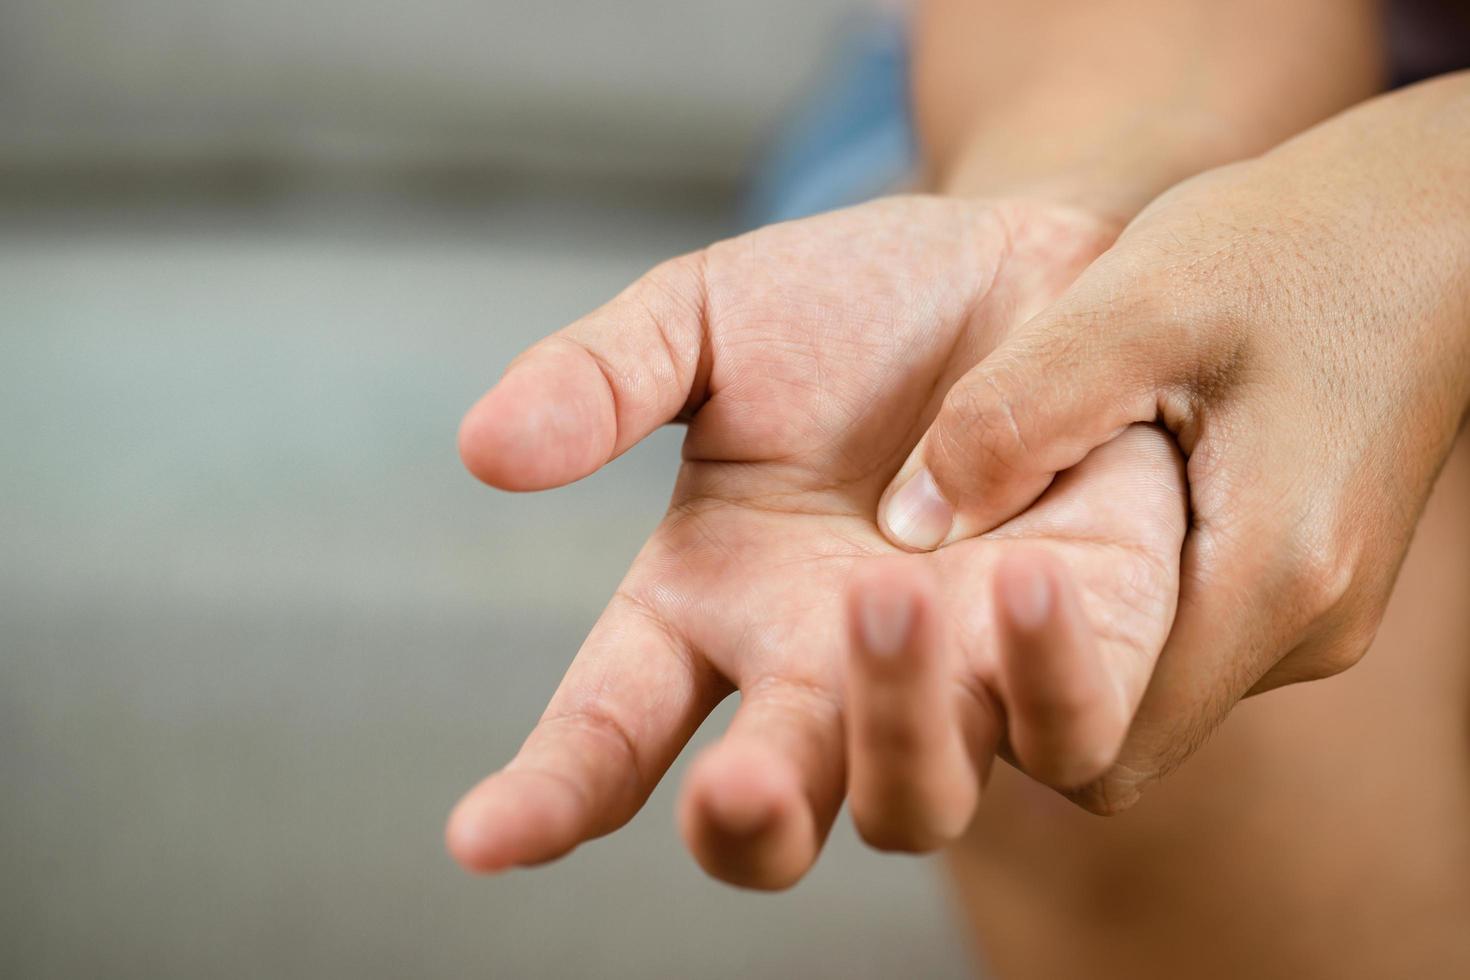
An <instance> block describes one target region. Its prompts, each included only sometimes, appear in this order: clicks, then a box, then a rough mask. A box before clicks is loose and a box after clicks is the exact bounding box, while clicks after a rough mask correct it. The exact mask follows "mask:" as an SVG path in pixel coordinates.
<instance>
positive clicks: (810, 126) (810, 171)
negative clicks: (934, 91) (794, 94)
mask: <svg viewBox="0 0 1470 980" xmlns="http://www.w3.org/2000/svg"><path fill="white" fill-rule="evenodd" d="M908 41H909V38H908V27H907V24H906V23H905V22H904V20H903V18H902V17H899V16H897V15H879V14H874V15H870V16H867V17H864V18H862V19H861V20H860V21H858V22H855V23H853V24H852V25H850V26H849V27H848V28H847V29H846V30H844V31H843V32H842V34H841V36H840V37H839V39H838V43H837V46H836V49H835V50H834V51H833V53H832V56H831V57H830V58H829V59H828V62H827V64H826V67H825V70H824V71H823V72H821V74H820V75H819V76H818V78H817V80H816V83H815V84H814V85H813V86H812V87H811V88H810V89H809V90H808V91H807V92H806V93H805V94H804V95H803V96H802V97H801V98H800V99H798V101H797V103H796V104H795V105H794V106H793V108H792V110H791V111H790V112H789V113H788V114H787V116H786V118H785V120H784V121H783V122H782V124H781V125H780V126H779V127H778V129H777V131H776V133H775V134H774V136H773V138H772V140H771V141H770V143H769V144H768V146H767V148H766V150H765V152H764V153H763V154H762V155H761V158H760V159H759V161H758V162H757V165H756V167H755V170H754V172H753V174H752V177H751V182H750V185H749V188H748V191H747V194H746V197H745V201H744V207H743V208H742V212H743V214H742V217H743V219H744V222H745V224H746V225H747V226H749V227H755V226H759V225H763V224H769V223H771V222H773V221H785V220H787V219H790V218H801V217H806V216H807V215H811V214H816V213H818V212H821V211H829V210H831V209H833V208H839V207H843V206H846V205H849V204H856V203H858V202H860V201H864V200H867V199H869V198H872V197H876V196H877V195H879V194H883V193H885V192H886V191H889V190H891V189H892V188H893V187H894V186H895V185H897V184H898V183H900V182H901V181H903V180H904V178H905V177H907V176H908V175H909V174H910V173H911V172H912V171H913V167H914V164H915V161H916V159H917V153H916V149H915V143H914V135H913V123H912V119H911V116H910V110H909V81H908V79H909V45H908Z"/></svg>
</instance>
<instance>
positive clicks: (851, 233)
mask: <svg viewBox="0 0 1470 980" xmlns="http://www.w3.org/2000/svg"><path fill="white" fill-rule="evenodd" d="M1110 238H1111V236H1110V234H1109V232H1108V230H1107V229H1106V228H1105V227H1104V226H1102V225H1101V224H1100V223H1096V222H1093V221H1092V220H1090V219H1089V218H1087V217H1086V216H1084V215H1081V214H1079V213H1076V212H1072V211H1068V210H1062V209H1056V208H1049V207H1043V206H1040V205H1029V204H1023V203H1014V202H1011V203H1003V204H985V203H980V202H961V201H954V200H947V199H937V198H922V197H914V198H895V199H888V200H884V201H879V202H876V203H874V204H870V205H866V206H863V207H860V208H854V209H851V210H848V211H843V212H837V213H834V214H831V215H827V216H823V217H820V218H814V219H809V220H806V221H802V222H795V223H791V224H785V225H777V226H773V227H771V228H767V229H763V230H761V231H759V232H755V233H752V234H749V235H746V236H743V237H740V238H736V239H733V240H730V241H726V242H722V243H719V244H717V245H714V246H711V247H710V248H708V249H705V250H703V251H701V252H698V253H694V254H692V255H688V256H684V257H682V258H679V259H675V260H673V261H671V262H669V263H665V264H664V265H662V266H660V267H658V268H657V269H655V270H653V271H652V272H651V273H649V274H648V275H647V276H645V277H644V278H643V279H641V280H640V281H639V282H637V283H635V284H634V285H633V286H632V287H630V288H629V289H628V290H627V291H625V292H624V293H623V294H622V295H620V296H619V297H618V298H616V299H615V300H613V301H612V302H611V303H609V304H608V305H607V306H605V307H603V308H602V309H600V310H598V311H596V312H595V313H593V314H591V315H590V316H588V317H586V318H584V319H583V320H581V321H579V322H578V323H576V324H573V325H572V326H571V327H568V328H567V329H566V330H564V331H562V332H560V333H558V334H556V335H554V336H552V337H551V338H548V339H547V340H545V341H543V342H541V343H540V344H538V345H537V346H535V347H533V348H532V349H531V350H529V351H527V352H526V353H525V354H523V355H522V356H521V357H520V358H518V359H517V360H516V362H514V363H513V364H512V365H511V367H510V368H509V369H508V370H507V372H506V374H505V376H504V377H503V378H502V379H501V381H500V383H499V384H498V385H496V387H495V388H494V389H492V390H491V392H490V393H488V394H487V395H486V396H485V398H484V399H482V400H481V402H480V403H479V404H478V405H476V406H475V408H474V409H473V410H472V411H471V412H470V413H469V415H468V416H467V417H466V420H465V423H464V427H463V429H462V431H461V450H462V453H463V455H464V457H465V460H466V463H467V465H468V466H469V467H470V469H471V470H472V471H473V472H475V473H476V474H477V475H478V476H480V477H481V478H482V479H484V480H486V482H489V483H491V484H493V485H496V486H499V487H503V488H506V489H514V490H534V489H542V488H545V487H551V486H557V485H560V484H563V483H567V482H570V481H572V480H575V479H579V478H581V477H583V476H586V475H587V474H589V473H591V472H593V471H594V470H596V469H597V468H598V467H599V466H601V465H603V464H604V463H606V462H607V461H608V460H610V459H611V458H613V457H614V456H616V455H617V454H619V453H621V452H623V451H625V450H626V449H627V448H629V447H630V446H631V445H632V444H634V443H635V442H637V441H638V440H639V439H641V438H643V437H644V436H645V435H647V434H648V433H649V432H650V431H652V430H653V429H654V428H656V427H657V426H659V425H662V424H664V423H666V422H669V421H672V420H674V419H676V418H682V419H684V420H687V421H688V423H689V430H688V435H687V438H686V440H685V444H684V463H683V466H682V468H681V470H680V473H679V478H678V482H677V484H676V487H675V490H674V495H673V501H672V503H671V505H670V508H669V512H668V515H667V517H666V518H665V519H664V521H663V522H662V523H661V524H660V526H659V527H658V529H657V530H655V532H654V533H653V535H652V536H651V537H650V538H649V540H648V542H647V544H646V545H645V546H644V548H643V549H642V551H641V552H640V553H639V555H638V557H637V559H636V560H635V561H634V563H633V566H632V568H631V569H630V571H629V573H628V575H627V577H626V579H625V580H624V581H623V583H622V585H621V586H620V587H619V588H618V590H617V593H616V594H615V595H614V597H613V598H612V600H611V602H610V603H609V605H608V608H607V610H606V612H605V613H604V614H603V616H602V617H601V618H600V619H599V620H598V622H597V624H596V626H595V627H594V628H593V630H592V633H591V635H590V636H589V637H588V639H587V641H586V643H585V644H584V646H583V648H582V650H581V651H580V652H579V653H578V655H577V657H576V659H575V661H574V662H573V664H572V666H571V669H570V670H569V671H568V673H567V676H566V678H565V680H564V681H563V683H562V685H561V686H560V688H559V689H558V691H557V692H556V694H555V696H554V697H553V698H552V701H551V704H550V705H549V706H548V708H547V710H546V713H545V715H544V716H543V717H542V719H541V721H540V722H539V723H538V725H537V726H536V728H535V730H534V731H533V732H532V733H531V735H530V737H529V738H528V739H527V741H526V743H525V745H524V746H523V748H522V749H521V751H520V752H519V753H518V754H517V756H516V758H515V759H514V760H512V761H511V762H510V764H509V765H507V766H506V767H505V768H503V769H502V770H500V771H499V772H497V773H496V774H494V775H492V776H490V777H489V778H488V779H486V780H485V781H484V782H482V783H481V784H480V785H479V786H478V787H476V788H475V789H474V790H473V791H472V792H471V793H470V794H468V795H467V796H466V798H465V799H464V801H462V802H461V804H460V805H459V807H458V808H457V809H456V812H455V814H454V815H453V817H452V818H451V822H450V828H449V842H450V847H451V850H452V851H453V852H454V854H455V855H456V857H458V858H459V859H460V861H461V862H462V863H464V864H466V865H467V866H469V867H471V868H474V869H477V870H487V871H488V870H498V869H500V868H504V867H509V866H512V865H524V864H534V863H539V862H542V861H546V860H550V859H552V858H555V857H557V856H559V855H561V854H563V853H565V852H566V851H568V850H570V849H571V848H573V847H575V846H576V845H577V844H578V843H580V842H582V841H584V840H587V839H589V838H591V837H595V836H598V835H601V834H604V833H607V832H609V831H611V830H614V829H616V828H617V827H619V826H621V825H622V824H623V823H625V822H626V821H627V820H628V819H629V818H630V817H631V816H632V815H633V814H634V813H635V812H636V811H637V810H638V809H639V807H641V806H642V804H643V802H644V801H645V800H646V799H647V797H648V795H649V793H650V792H652V790H653V788H654V786H655V784H656V783H657V781H658V780H659V778H660V777H661V776H662V774H663V773H664V771H665V770H666V769H667V768H668V767H669V765H670V764H671V763H672V762H673V760H674V758H675V757H676V756H677V755H678V753H679V751H680V750H681V749H682V747H683V746H684V744H685V743H686V742H687V740H688V739H689V737H690V736H691V735H692V734H693V732H694V730H695V729H696V728H697V727H698V725H699V724H700V722H701V721H702V720H703V719H704V718H705V717H706V715H707V714H708V713H709V712H710V711H711V710H712V709H713V707H714V706H715V705H716V704H717V703H718V702H719V701H720V700H721V699H722V698H724V697H725V696H726V695H728V694H729V693H730V692H731V691H732V690H735V689H738V690H739V691H740V692H741V694H742V701H741V706H740V708H739V710H738V712H737V713H736V715H735V719H734V721H733V723H732V724H731V727H730V730H729V731H728V733H727V734H726V735H725V737H724V738H723V739H722V740H721V741H720V742H719V743H717V744H716V745H715V746H713V747H711V748H710V749H709V750H708V751H707V753H706V754H705V755H704V756H703V757H702V758H701V759H699V760H698V761H697V762H696V763H695V765H694V766H693V767H692V768H691V770H690V773H689V776H688V778H687V780H686V785H685V787H684V792H683V795H682V798H681V804H680V806H681V815H680V816H681V826H682V828H683V831H684V834H685V837H686V839H687V841H688V842H689V845H690V847H691V849H692V850H693V851H694V853H695V856H696V857H697V858H698V859H699V860H700V862H701V863H702V864H703V865H704V866H705V868H706V869H707V870H709V871H710V872H711V873H712V874H715V875H717V876H719V877H722V878H724V879H726V880H729V881H733V882H736V883H740V884H746V885H753V886H758V887H781V886H784V885H787V884H790V883H791V882H793V881H795V880H796V879H797V878H799V877H800V876H801V874H803V873H804V872H805V870H806V869H807V868H808V867H809V866H810V864H811V863H812V861H813V860H814V859H815V857H816V854H817V852H818V850H819V849H820V846H821V842H822V840H823V839H824V837H825V835H826V833H827V831H828V829H829V828H830V826H831V824H832V821H833V819H834V818H835V815H836V813H837V811H838V809H839V807H840V805H841V802H842V800H843V798H844V796H845V795H846V794H847V792H848V790H849V786H851V789H852V792H853V794H854V796H853V803H854V815H855V817H856V818H857V819H858V822H859V826H860V828H861V829H862V830H863V831H864V833H865V835H866V836H868V837H869V839H870V840H873V841H874V842H875V843H877V844H879V845H881V846H893V847H903V848H909V849H916V848H921V847H929V846H935V845H937V844H939V843H943V842H944V841H945V840H948V839H952V838H953V837H954V836H955V835H956V834H958V833H959V832H960V831H961V830H963V828H964V826H965V824H967V823H968V821H969V818H970V816H971V815H972V813H973V810H974V806H975V805H976V801H977V799H978V796H979V789H980V786H981V784H982V782H983V778H984V774H985V771H986V769H987V767H988V765H989V761H990V759H991V757H992V756H993V755H994V754H995V753H996V751H998V750H999V751H1003V752H1007V753H1009V754H1010V755H1011V756H1012V757H1013V758H1015V759H1017V760H1018V761H1019V763H1020V764H1022V765H1023V766H1024V767H1025V768H1027V770H1028V771H1031V772H1032V773H1033V775H1036V776H1038V778H1042V779H1045V780H1046V781H1048V782H1051V783H1052V784H1054V785H1058V786H1059V787H1066V786H1068V785H1079V784H1081V783H1082V782H1083V781H1085V780H1086V779H1088V778H1090V777H1091V776H1092V775H1095V774H1096V772H1100V771H1101V769H1102V768H1105V767H1106V765H1107V764H1108V762H1110V761H1111V753H1112V752H1114V751H1116V748H1117V745H1118V744H1119V743H1120V742H1121V740H1122V737H1123V734H1124V732H1125V730H1126V727H1127V723H1128V720H1129V718H1130V717H1131V713H1132V710H1133V708H1134V707H1135V706H1136V704H1137V701H1138V699H1139V698H1140V697H1141V696H1142V693H1143V689H1144V687H1145V686H1146V684H1147V681H1148V677H1149V673H1150V671H1151V669H1152V665H1153V662H1154V659H1155V658H1156V656H1157V653H1158V651H1159V649H1160V648H1161V647H1162V645H1163V642H1164V639H1165V637H1166V635H1167V632H1168V628H1169V625H1170V622H1171V619H1172V616H1173V610H1174V601H1175V595H1176V592H1177V585H1178V562H1179V548H1180V543H1181V541H1182V538H1183V533H1184V506H1183V490H1182V473H1181V468H1180V464H1179V461H1178V458H1177V454H1176V452H1175V450H1174V448H1173V446H1172V443H1171V442H1170V441H1169V440H1168V438H1167V437H1165V436H1164V435H1163V434H1161V433H1159V432H1157V431H1156V430H1153V429H1151V428H1148V427H1137V428H1135V429H1133V430H1130V431H1128V432H1127V433H1125V434H1124V435H1122V436H1121V437H1120V438H1119V439H1118V440H1116V441H1115V442H1114V443H1112V444H1109V445H1108V446H1104V447H1102V448H1101V449H1099V450H1097V451H1095V452H1094V453H1093V454H1092V455H1090V456H1089V457H1088V458H1087V459H1086V460H1084V461H1083V463H1081V464H1080V465H1079V466H1077V467H1076V468H1074V469H1073V470H1071V471H1068V472H1067V473H1065V474H1063V475H1062V476H1061V477H1059V478H1058V479H1057V480H1056V481H1055V482H1054V483H1053V484H1052V486H1051V487H1050V488H1049V489H1048V490H1047V492H1046V493H1045V494H1044V495H1043V496H1042V498H1041V499H1039V500H1038V501H1036V502H1035V503H1034V504H1033V505H1032V506H1031V507H1030V508H1028V509H1027V510H1026V511H1025V512H1024V513H1023V514H1021V515H1019V516H1017V517H1015V518H1013V519H1012V520H1011V521H1009V522H1008V523H1006V524H1005V525H1003V526H1001V527H1000V528H997V529H995V530H994V531H992V532H991V533H989V534H987V535H985V536H983V537H981V538H977V539H972V540H968V541H964V542H961V543H959V544H957V545H954V546H952V547H949V548H945V549H942V550H940V551H939V552H936V553H933V554H930V555H923V556H919V555H909V556H904V557H902V558H888V559H886V560H882V561H878V562H876V563H874V562H872V561H870V559H876V558H877V557H878V556H883V555H890V556H891V555H899V554H901V552H898V551H897V549H895V548H894V547H893V546H892V545H891V544H889V542H888V540H887V539H886V538H885V537H884V535H883V534H882V533H881V531H880V530H879V528H878V527H877V525H876V524H875V522H874V517H873V515H874V514H875V512H876V509H877V504H878V500H879V497H880V495H881V494H882V493H883V490H884V487H885V486H886V485H887V483H888V482H889V481H890V480H891V479H892V477H893V475H894V473H895V472H897V470H898V468H899V466H900V465H901V464H902V463H903V461H904V459H905V457H906V456H907V455H908V453H909V452H910V450H912V448H913V447H914V445H915V444H916V443H917V441H918V439H919V437H920V435H922V434H923V432H924V430H925V428H926V427H927V425H928V423H929V422H930V420H932V419H933V417H934V416H935V414H936V413H937V411H938V409H939V406H940V404H941V403H942V401H943V399H944V398H945V395H946V393H947V392H948V391H949V388H950V385H951V384H952V382H953V381H954V380H955V379H956V378H958V377H959V376H960V375H962V374H963V373H964V372H965V371H966V370H967V369H968V368H970V367H971V366H973V365H974V364H975V363H976V362H977V361H979V360H980V359H981V358H983V357H984V356H986V354H988V353H989V352H990V351H991V350H993V349H994V348H995V347H996V346H997V344H998V343H999V342H1000V340H1002V339H1003V338H1004V336H1005V335H1006V333H1007V332H1008V331H1010V330H1011V329H1012V328H1013V327H1014V326H1015V325H1017V324H1018V323H1020V322H1021V321H1023V320H1024V319H1026V318H1027V317H1029V316H1030V315H1031V314H1033V313H1035V312H1037V311H1038V310H1040V309H1041V308H1042V307H1043V306H1045V305H1046V304H1047V303H1048V302H1050V301H1051V300H1052V299H1053V298H1054V297H1055V296H1056V295H1057V294H1058V293H1060V292H1061V291H1062V290H1063V289H1064V288H1065V287H1066V286H1067V285H1068V284H1069V283H1070V282H1071V280H1072V279H1073V278H1074V277H1075V276H1076V275H1077V273H1078V272H1080V270H1081V269H1082V268H1083V267H1084V266H1085V265H1086V264H1087V263H1088V262H1090V261H1091V260H1092V258H1094V257H1095V256H1096V255H1097V254H1098V253H1099V252H1100V251H1101V250H1102V249H1104V248H1105V247H1106V246H1107V245H1108V244H1109V242H1110ZM860 564H861V565H862V566H863V567H862V568H860V567H859V565H860ZM1008 568H1009V569H1012V571H1011V572H1008V571H1007V569H1008ZM1028 576H1029V578H1028ZM1008 577H1009V578H1010V579H1011V580H1012V582H1011V584H1010V585H1009V586H1008V585H1007V584H1006V582H1007V579H1008ZM1022 580H1025V581H1029V582H1035V581H1050V582H1052V583H1053V584H1054V586H1055V589H1054V591H1055V595H1054V596H1051V597H1050V599H1049V601H1051V602H1054V603H1055V604H1056V605H1057V606H1058V607H1059V609H1058V611H1057V613H1056V615H1054V616H1052V617H1051V618H1050V620H1049V622H1050V624H1051V625H1049V626H1047V627H1045V629H1043V630H1042V633H1044V634H1045V635H1043V636H1040V637H1039V638H1038V637H1032V638H1031V639H1029V640H1028V638H1027V632H1026V624H1025V623H1023V622H1021V621H1020V620H1022V619H1024V618H1025V617H1024V616H1019V617H1017V616H1014V615H1011V614H1010V613H1008V612H1007V609H1009V608H1010V606H1008V605H1007V602H1006V599H1005V595H1006V589H1007V588H1010V589H1011V590H1012V592H1014V591H1016V589H1017V588H1022V589H1024V588H1025V587H1026V586H1024V585H1022V586H1017V585H1016V582H1017V581H1022ZM896 596H899V597H906V598H905V603H906V605H904V606H903V607H902V610H900V612H901V615H900V616H899V617H898V619H899V620H900V621H901V622H900V625H901V626H902V627H903V633H902V635H899V634H894V636H893V641H894V645H895V646H897V647H902V648H903V649H904V650H905V651H906V652H907V660H906V661H904V662H903V666H902V669H893V667H892V664H886V665H885V664H884V663H883V662H882V658H881V657H878V658H876V659H875V657H874V656H871V655H867V656H865V655H862V654H861V653H859V652H857V650H856V649H855V648H858V647H863V646H864V645H865V644H864V640H863V639H862V637H864V636H870V634H871V633H872V631H871V630H869V631H868V633H865V632H864V622H865V619H864V617H865V616H866V615H867V612H866V610H868V609H869V608H872V609H879V610H880V612H881V607H882V606H883V605H884V603H888V604H889V605H890V606H892V604H893V602H894V601H895V600H894V597H896ZM1017 601H1019V602H1021V603H1022V604H1024V602H1025V601H1026V600H1025V597H1024V596H1022V597H1021V598H1020V599H1019V600H1017ZM1001 607H1005V608H1001ZM894 608H897V607H894ZM875 615H876V614H875ZM880 618H881V617H880ZM889 618H890V619H892V618H893V617H891V616H890V617H889ZM875 621H876V620H875ZM882 629H883V627H878V630H879V632H881V631H882ZM868 645H871V644H868ZM869 653H870V654H871V651H869ZM859 794H861V800H860V798H859Z"/></svg>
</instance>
